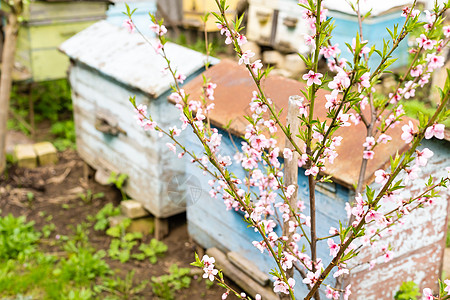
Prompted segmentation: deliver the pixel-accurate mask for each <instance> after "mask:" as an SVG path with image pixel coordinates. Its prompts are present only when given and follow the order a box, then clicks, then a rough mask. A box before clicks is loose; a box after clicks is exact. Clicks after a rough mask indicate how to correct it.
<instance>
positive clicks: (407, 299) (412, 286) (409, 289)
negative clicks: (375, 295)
mask: <svg viewBox="0 0 450 300" xmlns="http://www.w3.org/2000/svg"><path fill="white" fill-rule="evenodd" d="M420 295H421V294H420V292H419V287H418V286H417V284H416V283H415V282H414V281H407V282H403V283H402V285H401V286H400V289H399V290H398V291H397V293H395V296H394V299H395V300H417V299H419V296H420Z"/></svg>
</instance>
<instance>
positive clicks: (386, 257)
mask: <svg viewBox="0 0 450 300" xmlns="http://www.w3.org/2000/svg"><path fill="white" fill-rule="evenodd" d="M393 257H394V252H392V251H390V250H387V251H386V253H385V254H384V262H388V261H390V260H392V258H393Z"/></svg>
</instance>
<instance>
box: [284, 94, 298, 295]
mask: <svg viewBox="0 0 450 300" xmlns="http://www.w3.org/2000/svg"><path fill="white" fill-rule="evenodd" d="M296 97H298V96H290V97H289V106H288V111H287V126H289V127H290V132H291V134H292V139H293V140H294V142H295V143H296V144H297V145H299V142H300V139H299V138H298V137H297V136H296V135H297V134H298V128H299V127H300V119H299V118H298V106H297V105H296V104H295V103H294V100H296ZM286 148H289V149H291V150H293V149H294V147H293V146H292V144H291V143H290V142H289V140H288V139H287V138H286ZM299 158H300V154H298V153H297V152H293V155H292V160H290V161H287V160H285V161H284V184H285V186H289V185H291V184H292V185H295V187H296V188H295V192H294V193H293V194H292V196H291V198H290V199H289V204H290V206H291V207H292V209H294V210H295V211H297V195H298V159H299ZM289 221H294V222H295V218H293V217H291V218H289V220H287V221H286V222H284V224H283V236H287V237H288V238H289V240H288V241H287V242H288V243H290V242H291V241H292V235H293V234H294V232H291V233H290V232H289ZM286 275H288V277H293V275H294V268H292V269H290V270H288V271H287V272H286ZM280 299H290V296H289V295H284V294H283V295H280Z"/></svg>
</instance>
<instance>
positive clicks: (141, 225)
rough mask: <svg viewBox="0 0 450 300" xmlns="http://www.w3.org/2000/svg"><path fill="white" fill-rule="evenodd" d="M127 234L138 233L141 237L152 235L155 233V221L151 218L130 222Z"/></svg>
mask: <svg viewBox="0 0 450 300" xmlns="http://www.w3.org/2000/svg"><path fill="white" fill-rule="evenodd" d="M127 231H128V232H140V233H142V234H143V235H147V234H152V233H153V232H154V231H155V219H154V218H153V217H146V218H139V219H134V220H131V224H130V227H128V228H127Z"/></svg>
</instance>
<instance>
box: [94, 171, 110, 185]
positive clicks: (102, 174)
mask: <svg viewBox="0 0 450 300" xmlns="http://www.w3.org/2000/svg"><path fill="white" fill-rule="evenodd" d="M109 178H110V172H109V171H107V170H105V169H103V168H98V170H97V171H95V175H94V179H95V181H96V182H97V183H99V184H101V185H111V181H109Z"/></svg>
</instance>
